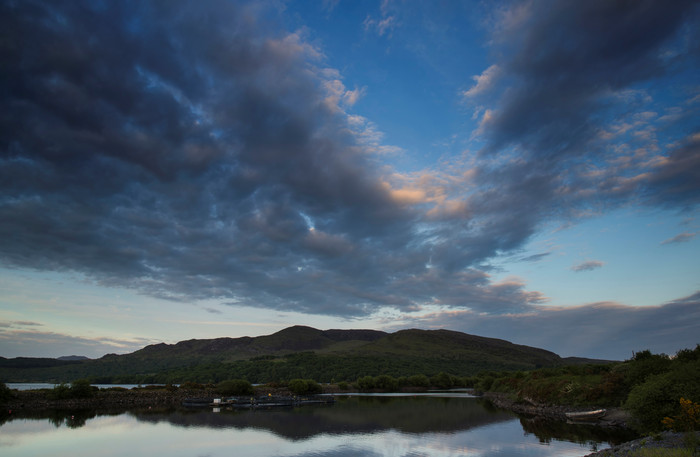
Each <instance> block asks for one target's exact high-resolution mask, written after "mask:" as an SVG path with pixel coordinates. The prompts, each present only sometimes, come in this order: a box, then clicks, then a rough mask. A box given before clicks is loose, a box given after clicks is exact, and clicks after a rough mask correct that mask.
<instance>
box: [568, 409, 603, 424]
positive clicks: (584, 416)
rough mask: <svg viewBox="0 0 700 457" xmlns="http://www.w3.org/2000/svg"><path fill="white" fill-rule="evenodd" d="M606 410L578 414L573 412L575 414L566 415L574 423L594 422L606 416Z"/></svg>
mask: <svg viewBox="0 0 700 457" xmlns="http://www.w3.org/2000/svg"><path fill="white" fill-rule="evenodd" d="M605 413H606V410H604V409H596V410H593V411H578V412H573V413H564V414H566V417H567V419H569V420H571V421H574V422H582V421H594V420H598V419H600V418H601V417H603V416H605Z"/></svg>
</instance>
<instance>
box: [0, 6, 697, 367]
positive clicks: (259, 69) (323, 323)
mask: <svg viewBox="0 0 700 457" xmlns="http://www.w3.org/2000/svg"><path fill="white" fill-rule="evenodd" d="M0 9H1V12H0V30H2V32H0V33H1V34H2V39H1V40H0V59H2V68H3V70H2V85H1V86H0V94H1V95H0V103H1V109H0V356H3V357H17V356H27V357H58V356H63V355H72V354H76V355H85V356H88V357H100V356H102V355H104V354H106V353H127V352H132V351H134V350H137V349H139V348H141V347H143V346H145V345H148V344H153V343H160V342H166V343H175V342H178V341H182V340H187V339H192V338H215V337H222V336H229V337H240V336H259V335H266V334H271V333H274V332H276V331H278V330H281V329H283V328H285V327H288V326H291V325H308V326H312V327H315V328H319V329H331V328H344V329H349V328H372V329H379V330H385V331H392V332H393V331H397V330H400V329H405V328H423V329H439V328H445V329H450V330H457V331H462V332H466V333H470V334H475V335H480V336H486V337H493V338H502V339H506V340H508V341H512V342H514V343H518V344H526V345H530V346H536V347H541V348H544V349H548V350H551V351H554V352H556V353H557V354H559V355H562V356H581V357H593V358H603V359H615V360H624V359H628V358H630V357H631V356H632V355H633V354H634V352H637V351H641V350H645V349H650V350H652V351H653V352H657V353H658V352H663V353H667V354H674V353H675V352H676V351H678V350H679V349H684V348H694V347H695V345H696V344H698V343H700V338H699V337H698V335H700V260H699V259H700V236H698V233H700V211H699V206H700V205H699V204H700V115H699V114H700V4H699V3H698V2H695V1H684V0H676V1H673V2H667V1H647V0H640V1H630V2H624V1H623V2H611V1H607V0H590V1H585V2H581V1H574V0H562V1H557V2H551V1H544V0H543V1H540V0H532V1H494V2H491V1H488V2H486V1H436V2H421V1H409V0H381V1H377V0H372V1H370V0H366V1H365V0H323V1H321V0H319V1H316V2H307V1H291V0H289V1H283V0H269V1H226V0H221V1H208V0H206V1H197V2H185V1H148V2H143V1H126V0H125V1H118V2H103V1H92V2H87V1H83V2H80V1H78V2H55V1H48V0H46V1H34V0H22V1H4V2H2V4H1V5H0Z"/></svg>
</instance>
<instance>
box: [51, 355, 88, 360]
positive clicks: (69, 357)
mask: <svg viewBox="0 0 700 457" xmlns="http://www.w3.org/2000/svg"><path fill="white" fill-rule="evenodd" d="M57 360H90V358H89V357H85V356H84V355H63V356H61V357H58V358H57Z"/></svg>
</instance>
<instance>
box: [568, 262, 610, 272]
mask: <svg viewBox="0 0 700 457" xmlns="http://www.w3.org/2000/svg"><path fill="white" fill-rule="evenodd" d="M603 265H605V262H600V261H598V260H587V261H585V262H581V263H579V264H577V265H574V266H573V267H571V270H572V271H575V272H577V273H578V272H581V271H593V270H597V269H598V268H602V267H603Z"/></svg>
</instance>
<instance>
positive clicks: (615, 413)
mask: <svg viewBox="0 0 700 457" xmlns="http://www.w3.org/2000/svg"><path fill="white" fill-rule="evenodd" d="M481 396H482V398H484V399H486V400H488V401H490V402H491V403H493V405H494V406H496V407H498V408H502V409H507V410H509V411H512V412H514V413H518V414H525V415H528V416H541V417H546V418H548V419H555V420H560V421H565V422H566V421H568V420H569V419H568V418H567V417H566V413H573V412H579V411H585V410H595V409H601V408H599V407H594V406H591V407H586V408H584V407H573V406H564V405H545V404H539V403H535V402H529V403H526V402H517V401H513V400H511V399H510V398H508V395H506V394H502V393H498V392H484V393H483V394H482V395H481ZM605 409H606V410H607V413H606V414H605V416H603V417H602V418H600V419H597V420H595V421H591V422H589V423H590V424H592V425H597V426H599V427H619V428H625V429H631V427H630V426H629V421H630V419H631V416H630V414H629V413H628V412H627V411H625V410H623V409H622V408H605Z"/></svg>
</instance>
